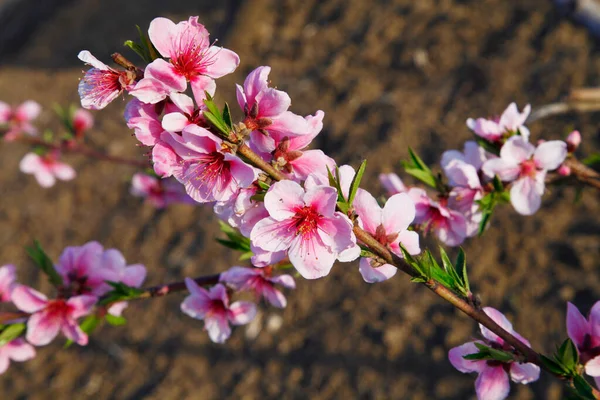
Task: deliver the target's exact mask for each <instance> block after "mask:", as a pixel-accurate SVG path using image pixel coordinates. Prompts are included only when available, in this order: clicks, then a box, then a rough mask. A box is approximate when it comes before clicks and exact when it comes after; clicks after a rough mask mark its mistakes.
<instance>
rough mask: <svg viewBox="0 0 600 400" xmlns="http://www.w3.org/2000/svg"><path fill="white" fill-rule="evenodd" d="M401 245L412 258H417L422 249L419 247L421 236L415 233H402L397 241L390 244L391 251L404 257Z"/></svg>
mask: <svg viewBox="0 0 600 400" xmlns="http://www.w3.org/2000/svg"><path fill="white" fill-rule="evenodd" d="M400 245H402V246H404V248H405V249H406V251H408V254H410V255H411V256H415V255H417V254H419V253H420V252H421V247H420V246H419V234H418V233H417V232H415V231H408V230H407V231H402V232H400V234H398V237H397V238H396V241H395V242H394V243H390V244H389V246H390V249H391V250H392V251H393V252H394V253H395V254H396V255H397V256H399V257H402V251H401V250H400Z"/></svg>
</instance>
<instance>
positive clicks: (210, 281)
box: [100, 274, 221, 301]
mask: <svg viewBox="0 0 600 400" xmlns="http://www.w3.org/2000/svg"><path fill="white" fill-rule="evenodd" d="M220 276H221V274H215V275H206V276H200V277H198V278H194V282H196V283H197V284H198V285H199V286H208V285H216V284H217V283H219V278H220ZM142 290H143V292H142V293H140V294H139V296H137V297H136V298H135V299H131V300H138V299H148V298H151V297H162V296H166V295H168V294H170V293H175V292H181V291H184V290H187V288H186V286H185V282H184V281H178V282H173V283H168V284H164V285H158V286H153V287H149V288H145V289H142ZM100 301H102V299H100Z"/></svg>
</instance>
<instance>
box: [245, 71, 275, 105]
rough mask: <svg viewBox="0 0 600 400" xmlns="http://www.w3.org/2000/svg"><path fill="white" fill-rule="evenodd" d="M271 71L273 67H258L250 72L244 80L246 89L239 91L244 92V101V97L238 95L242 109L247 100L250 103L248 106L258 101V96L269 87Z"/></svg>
mask: <svg viewBox="0 0 600 400" xmlns="http://www.w3.org/2000/svg"><path fill="white" fill-rule="evenodd" d="M270 73H271V67H258V68H256V69H255V70H253V71H252V72H250V73H249V74H248V76H247V77H246V80H245V81H244V89H243V91H239V92H238V93H240V92H241V93H244V100H245V101H244V102H242V101H241V100H242V98H240V96H239V95H238V103H239V104H240V107H241V108H242V110H243V109H244V105H245V104H246V102H247V103H248V107H249V108H250V107H252V106H253V105H254V103H255V102H256V96H257V95H258V94H259V93H260V92H262V91H265V90H267V89H268V79H269V74H270Z"/></svg>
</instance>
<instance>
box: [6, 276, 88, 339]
mask: <svg viewBox="0 0 600 400" xmlns="http://www.w3.org/2000/svg"><path fill="white" fill-rule="evenodd" d="M12 301H13V302H14V304H15V305H16V306H17V308H18V309H19V310H21V311H24V312H27V313H30V314H31V316H30V317H29V320H28V321H27V335H26V339H27V341H28V342H29V343H31V344H33V345H34V346H44V345H46V344H48V343H50V342H51V341H52V339H54V338H55V337H56V335H58V331H62V333H63V335H65V336H66V337H67V338H68V339H71V340H72V341H73V342H75V343H77V344H79V345H82V346H84V345H86V344H87V342H88V337H87V335H86V334H85V332H83V331H82V330H81V328H80V327H79V324H78V323H77V319H78V318H80V317H83V316H85V315H88V314H89V313H90V312H91V311H92V308H93V307H94V305H95V304H96V302H97V301H98V298H97V297H95V296H90V295H81V296H75V297H71V298H69V299H68V300H66V299H55V300H48V298H47V297H46V296H44V295H43V294H42V293H40V292H38V291H37V290H35V289H32V288H30V287H27V286H24V285H17V286H16V287H15V288H14V290H13V293H12Z"/></svg>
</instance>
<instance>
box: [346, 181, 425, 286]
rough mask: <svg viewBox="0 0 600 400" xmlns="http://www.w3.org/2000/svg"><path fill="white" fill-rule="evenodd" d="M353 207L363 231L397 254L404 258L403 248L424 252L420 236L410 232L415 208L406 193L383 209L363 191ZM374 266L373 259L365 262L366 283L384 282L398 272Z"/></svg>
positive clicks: (396, 196)
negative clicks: (420, 245)
mask: <svg viewBox="0 0 600 400" xmlns="http://www.w3.org/2000/svg"><path fill="white" fill-rule="evenodd" d="M353 205H354V209H355V211H356V214H358V217H359V224H361V226H362V227H363V229H364V230H365V231H367V232H368V233H370V234H371V235H373V237H374V238H375V239H376V240H377V241H378V242H379V243H381V244H382V245H384V246H386V247H387V248H389V249H390V250H391V251H392V252H393V253H394V254H396V255H398V256H400V257H402V256H403V255H402V251H401V249H400V245H402V246H404V247H405V248H406V250H407V251H408V252H409V253H410V254H413V255H414V254H419V253H420V252H421V249H420V247H419V235H418V234H417V233H416V232H414V231H409V230H408V226H409V225H410V224H411V223H412V222H413V220H414V218H415V204H414V203H413V201H412V200H411V199H410V197H409V196H408V195H407V194H406V193H399V194H395V195H393V196H392V197H390V198H389V199H388V200H387V202H386V203H385V206H384V207H383V209H382V208H381V207H380V206H379V204H377V200H375V197H373V195H371V193H369V192H367V191H366V190H362V189H359V190H358V192H357V194H356V198H355V199H354V203H353ZM374 264H375V261H374V260H372V259H370V258H365V257H363V258H361V260H360V267H359V270H360V273H361V275H362V277H363V279H364V280H365V282H368V283H375V282H382V281H385V280H387V279H389V278H391V277H392V276H394V275H396V272H397V269H396V267H394V266H393V265H391V264H383V265H380V266H375V267H374V266H373V265H374Z"/></svg>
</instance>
